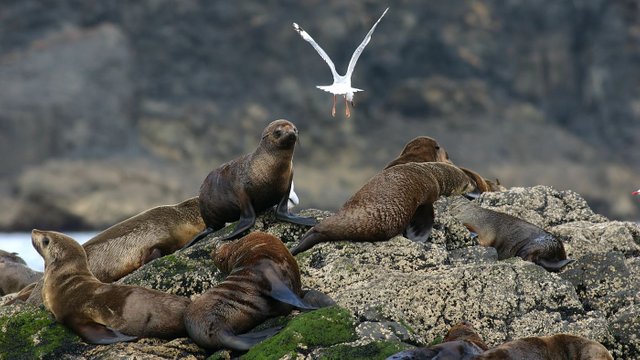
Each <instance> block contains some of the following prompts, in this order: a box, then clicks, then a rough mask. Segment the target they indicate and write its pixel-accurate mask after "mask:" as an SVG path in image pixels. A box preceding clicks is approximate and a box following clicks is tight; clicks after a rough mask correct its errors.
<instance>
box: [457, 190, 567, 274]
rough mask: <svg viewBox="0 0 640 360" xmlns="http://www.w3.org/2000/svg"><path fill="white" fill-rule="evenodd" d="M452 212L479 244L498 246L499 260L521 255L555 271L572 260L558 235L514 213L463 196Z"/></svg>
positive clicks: (548, 269)
mask: <svg viewBox="0 0 640 360" xmlns="http://www.w3.org/2000/svg"><path fill="white" fill-rule="evenodd" d="M450 212H451V214H452V215H453V217H455V218H456V219H458V220H459V221H460V222H462V224H463V225H464V226H465V227H466V228H467V229H469V230H470V231H471V232H474V233H476V234H478V242H479V243H480V245H482V246H491V247H494V248H496V250H497V251H498V258H499V259H500V260H502V259H507V258H510V257H514V256H519V257H521V258H523V259H524V260H527V261H531V262H534V263H536V264H538V265H540V266H542V267H543V268H545V269H546V270H547V271H554V272H557V271H560V269H562V268H563V267H564V266H565V265H567V264H569V263H570V262H572V261H573V260H572V259H567V253H566V252H565V250H564V246H563V245H562V242H561V241H560V240H558V239H557V238H556V237H555V236H553V235H552V234H550V233H548V232H546V231H544V230H543V229H541V228H539V227H537V226H535V225H533V224H531V223H529V222H527V221H524V220H522V219H519V218H517V217H515V216H511V215H508V214H504V213H500V212H497V211H493V210H489V209H484V208H482V207H480V206H478V205H477V204H475V203H473V202H470V201H468V200H466V199H464V198H458V199H455V201H453V202H452V206H451V208H450Z"/></svg>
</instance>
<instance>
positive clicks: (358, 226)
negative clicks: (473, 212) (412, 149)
mask: <svg viewBox="0 0 640 360" xmlns="http://www.w3.org/2000/svg"><path fill="white" fill-rule="evenodd" d="M472 189H473V185H472V184H471V182H470V180H469V178H468V177H467V176H466V175H465V174H464V173H463V172H462V170H460V169H458V168H457V167H455V166H453V165H449V164H445V163H416V162H410V163H407V164H400V165H395V166H392V167H390V168H388V169H386V170H383V171H382V172H380V173H378V174H377V175H375V176H374V177H373V178H371V179H370V180H369V181H368V182H367V183H366V184H365V185H364V186H363V187H362V188H361V189H360V190H358V192H357V193H356V194H355V195H353V196H352V197H351V198H350V199H349V200H348V201H347V202H346V203H345V204H344V205H342V208H341V209H340V210H338V212H337V213H336V214H335V215H333V216H330V217H328V218H326V219H325V220H324V221H322V222H321V223H319V224H318V225H316V226H314V227H313V228H311V229H310V230H309V231H308V232H307V233H306V234H305V235H304V236H303V237H302V240H300V243H299V244H298V246H296V247H295V248H293V249H292V251H291V253H292V254H294V255H295V254H298V253H300V252H302V251H305V250H308V249H309V248H311V247H312V246H314V245H315V244H318V243H321V242H327V241H340V240H348V241H385V240H388V239H390V238H391V237H393V236H395V235H398V234H400V233H402V232H403V231H404V232H405V236H407V237H408V238H410V239H412V240H416V241H423V240H426V238H428V237H429V233H430V232H431V228H432V226H433V220H434V211H433V202H434V201H436V200H437V199H438V198H439V197H440V196H450V195H460V194H464V193H466V192H468V191H470V190H472Z"/></svg>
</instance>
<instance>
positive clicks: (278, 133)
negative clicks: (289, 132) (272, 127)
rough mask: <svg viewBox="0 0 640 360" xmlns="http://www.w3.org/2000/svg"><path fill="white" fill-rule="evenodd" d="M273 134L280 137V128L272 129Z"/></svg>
mask: <svg viewBox="0 0 640 360" xmlns="http://www.w3.org/2000/svg"><path fill="white" fill-rule="evenodd" d="M273 134H274V135H275V136H276V137H280V136H282V130H280V129H278V130H276V131H274V132H273Z"/></svg>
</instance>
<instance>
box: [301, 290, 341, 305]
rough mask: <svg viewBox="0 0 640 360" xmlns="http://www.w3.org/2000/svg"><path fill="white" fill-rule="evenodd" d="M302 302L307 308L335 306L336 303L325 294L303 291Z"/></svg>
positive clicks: (316, 291) (315, 291)
mask: <svg viewBox="0 0 640 360" xmlns="http://www.w3.org/2000/svg"><path fill="white" fill-rule="evenodd" d="M302 300H303V301H304V302H305V303H306V304H308V305H309V306H315V307H316V308H318V309H319V308H323V307H329V306H333V305H336V302H335V301H334V300H333V299H332V298H331V297H330V296H329V295H327V294H325V293H323V292H322V291H318V290H312V289H310V290H303V294H302Z"/></svg>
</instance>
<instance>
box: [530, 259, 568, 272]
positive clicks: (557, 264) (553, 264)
mask: <svg viewBox="0 0 640 360" xmlns="http://www.w3.org/2000/svg"><path fill="white" fill-rule="evenodd" d="M574 261H575V259H564V260H557V261H552V260H546V259H538V261H536V264H538V265H540V266H542V267H543V268H545V270H547V271H551V272H559V271H560V270H562V268H563V267H565V266H567V265H569V264H570V263H572V262H574Z"/></svg>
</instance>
